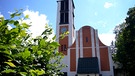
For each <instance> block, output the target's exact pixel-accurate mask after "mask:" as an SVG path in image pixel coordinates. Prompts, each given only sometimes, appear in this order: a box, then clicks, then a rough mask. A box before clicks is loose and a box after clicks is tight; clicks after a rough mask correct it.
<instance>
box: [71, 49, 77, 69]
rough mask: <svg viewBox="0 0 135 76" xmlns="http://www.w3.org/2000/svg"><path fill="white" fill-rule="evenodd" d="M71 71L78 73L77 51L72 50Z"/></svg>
mask: <svg viewBox="0 0 135 76" xmlns="http://www.w3.org/2000/svg"><path fill="white" fill-rule="evenodd" d="M70 71H76V49H71V50H70Z"/></svg>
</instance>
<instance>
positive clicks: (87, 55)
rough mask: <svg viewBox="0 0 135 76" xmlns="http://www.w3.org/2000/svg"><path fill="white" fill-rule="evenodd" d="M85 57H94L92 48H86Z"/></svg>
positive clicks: (84, 50)
mask: <svg viewBox="0 0 135 76" xmlns="http://www.w3.org/2000/svg"><path fill="white" fill-rule="evenodd" d="M83 57H92V48H84V49H83Z"/></svg>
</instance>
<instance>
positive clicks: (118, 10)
mask: <svg viewBox="0 0 135 76" xmlns="http://www.w3.org/2000/svg"><path fill="white" fill-rule="evenodd" d="M74 4H75V27H76V30H78V29H80V28H81V27H82V26H84V25H90V26H92V27H94V28H95V29H97V30H98V34H99V37H100V39H101V41H102V42H103V43H105V44H106V45H109V44H110V43H111V41H112V40H114V35H113V29H114V27H115V26H116V25H118V24H120V23H122V22H123V21H124V19H125V18H126V16H127V15H126V13H127V11H128V9H129V8H131V7H133V6H135V0H74ZM20 8H22V9H24V11H25V10H27V13H30V12H31V13H32V12H33V15H34V14H35V13H36V15H37V16H36V17H39V18H36V17H32V16H31V17H32V18H35V19H33V21H34V20H35V21H36V22H37V23H41V22H40V21H41V20H40V19H42V21H44V20H45V22H47V23H48V24H51V25H52V27H53V28H54V30H55V27H56V12H57V11H56V10H57V2H56V0H0V14H1V15H3V16H4V17H5V18H9V13H11V12H13V11H14V9H20ZM36 19H38V20H36ZM48 21H49V22H48ZM35 24H36V23H35ZM38 26H39V25H35V26H34V28H32V29H33V30H35V28H36V27H38ZM41 28H42V27H41ZM39 30H40V28H39ZM37 31H38V30H37Z"/></svg>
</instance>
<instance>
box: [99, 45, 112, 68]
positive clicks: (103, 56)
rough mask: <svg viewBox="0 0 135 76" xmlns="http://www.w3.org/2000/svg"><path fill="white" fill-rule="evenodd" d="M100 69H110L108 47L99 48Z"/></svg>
mask: <svg viewBox="0 0 135 76" xmlns="http://www.w3.org/2000/svg"><path fill="white" fill-rule="evenodd" d="M100 62H101V71H110V65H109V55H108V47H106V48H100Z"/></svg>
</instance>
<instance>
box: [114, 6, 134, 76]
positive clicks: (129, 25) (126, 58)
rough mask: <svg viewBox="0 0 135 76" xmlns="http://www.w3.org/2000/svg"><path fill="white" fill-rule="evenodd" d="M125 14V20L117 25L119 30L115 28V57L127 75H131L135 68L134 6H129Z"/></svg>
mask: <svg viewBox="0 0 135 76" xmlns="http://www.w3.org/2000/svg"><path fill="white" fill-rule="evenodd" d="M127 15H128V16H127V17H126V19H125V20H126V22H125V23H123V24H120V25H119V26H120V27H119V30H117V31H116V30H115V33H116V48H117V53H116V58H115V59H116V61H118V62H119V63H120V64H121V66H122V68H123V69H124V70H125V71H126V72H127V75H128V76H131V75H134V70H135V7H133V8H130V9H129V11H128V13H127ZM116 28H118V27H116Z"/></svg>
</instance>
